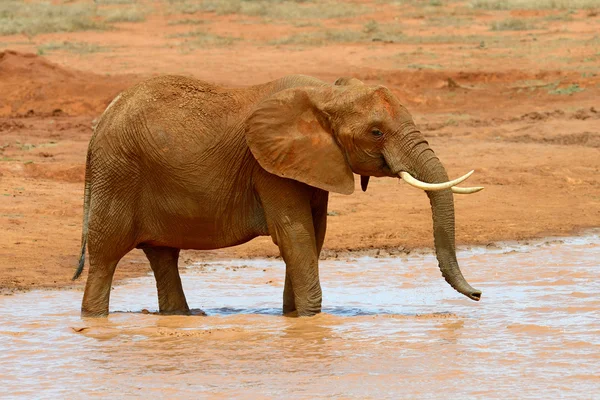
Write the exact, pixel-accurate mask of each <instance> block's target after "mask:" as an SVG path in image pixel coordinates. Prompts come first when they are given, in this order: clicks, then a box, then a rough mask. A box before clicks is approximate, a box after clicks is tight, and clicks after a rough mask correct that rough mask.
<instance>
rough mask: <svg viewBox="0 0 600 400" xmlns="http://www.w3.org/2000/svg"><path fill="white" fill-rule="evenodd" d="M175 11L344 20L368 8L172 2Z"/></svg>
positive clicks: (278, 1) (224, 0) (281, 1)
mask: <svg viewBox="0 0 600 400" xmlns="http://www.w3.org/2000/svg"><path fill="white" fill-rule="evenodd" d="M169 3H171V4H172V5H173V6H174V8H175V11H178V12H181V13H184V14H194V13H197V12H214V13H216V14H218V15H227V14H241V15H248V16H255V17H263V18H270V19H278V20H279V19H303V18H307V19H308V18H311V19H312V18H345V17H353V16H356V15H360V14H364V13H366V12H368V11H369V8H368V7H365V6H363V5H360V4H355V3H345V2H341V1H331V0H326V1H310V0H296V1H293V0H205V1H195V0H169Z"/></svg>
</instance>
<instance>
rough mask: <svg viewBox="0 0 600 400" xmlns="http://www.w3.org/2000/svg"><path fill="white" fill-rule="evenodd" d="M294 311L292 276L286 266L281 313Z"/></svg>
mask: <svg viewBox="0 0 600 400" xmlns="http://www.w3.org/2000/svg"><path fill="white" fill-rule="evenodd" d="M294 311H296V299H295V296H294V289H293V288H292V278H291V277H290V273H289V272H288V271H287V267H286V271H285V286H284V287H283V313H284V314H289V313H292V312H294Z"/></svg>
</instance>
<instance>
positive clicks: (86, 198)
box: [72, 151, 91, 280]
mask: <svg viewBox="0 0 600 400" xmlns="http://www.w3.org/2000/svg"><path fill="white" fill-rule="evenodd" d="M90 186H91V185H90V153H89V151H88V156H87V161H86V168H85V190H84V193H83V229H82V233H81V256H80V257H79V266H77V271H75V275H73V278H72V279H73V280H76V279H77V278H79V276H80V275H81V273H82V272H83V267H84V265H85V247H86V245H87V236H88V222H89V216H90V197H91V196H90V194H91V190H90Z"/></svg>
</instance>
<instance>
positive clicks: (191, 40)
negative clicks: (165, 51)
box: [169, 31, 240, 47]
mask: <svg viewBox="0 0 600 400" xmlns="http://www.w3.org/2000/svg"><path fill="white" fill-rule="evenodd" d="M169 37H170V38H185V39H186V40H185V41H184V42H182V43H181V44H182V45H184V46H187V47H196V46H228V45H231V44H233V43H234V42H235V41H237V40H240V38H237V37H234V36H221V35H215V34H212V33H210V32H205V31H192V32H185V33H179V34H176V35H170V36H169Z"/></svg>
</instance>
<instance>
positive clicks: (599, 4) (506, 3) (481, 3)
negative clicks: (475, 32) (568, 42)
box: [471, 0, 600, 10]
mask: <svg viewBox="0 0 600 400" xmlns="http://www.w3.org/2000/svg"><path fill="white" fill-rule="evenodd" d="M471 6H472V7H474V8H482V9H485V10H514V9H523V10H542V9H558V10H569V9H572V10H577V9H586V10H587V9H594V8H600V0H473V1H472V2H471Z"/></svg>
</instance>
